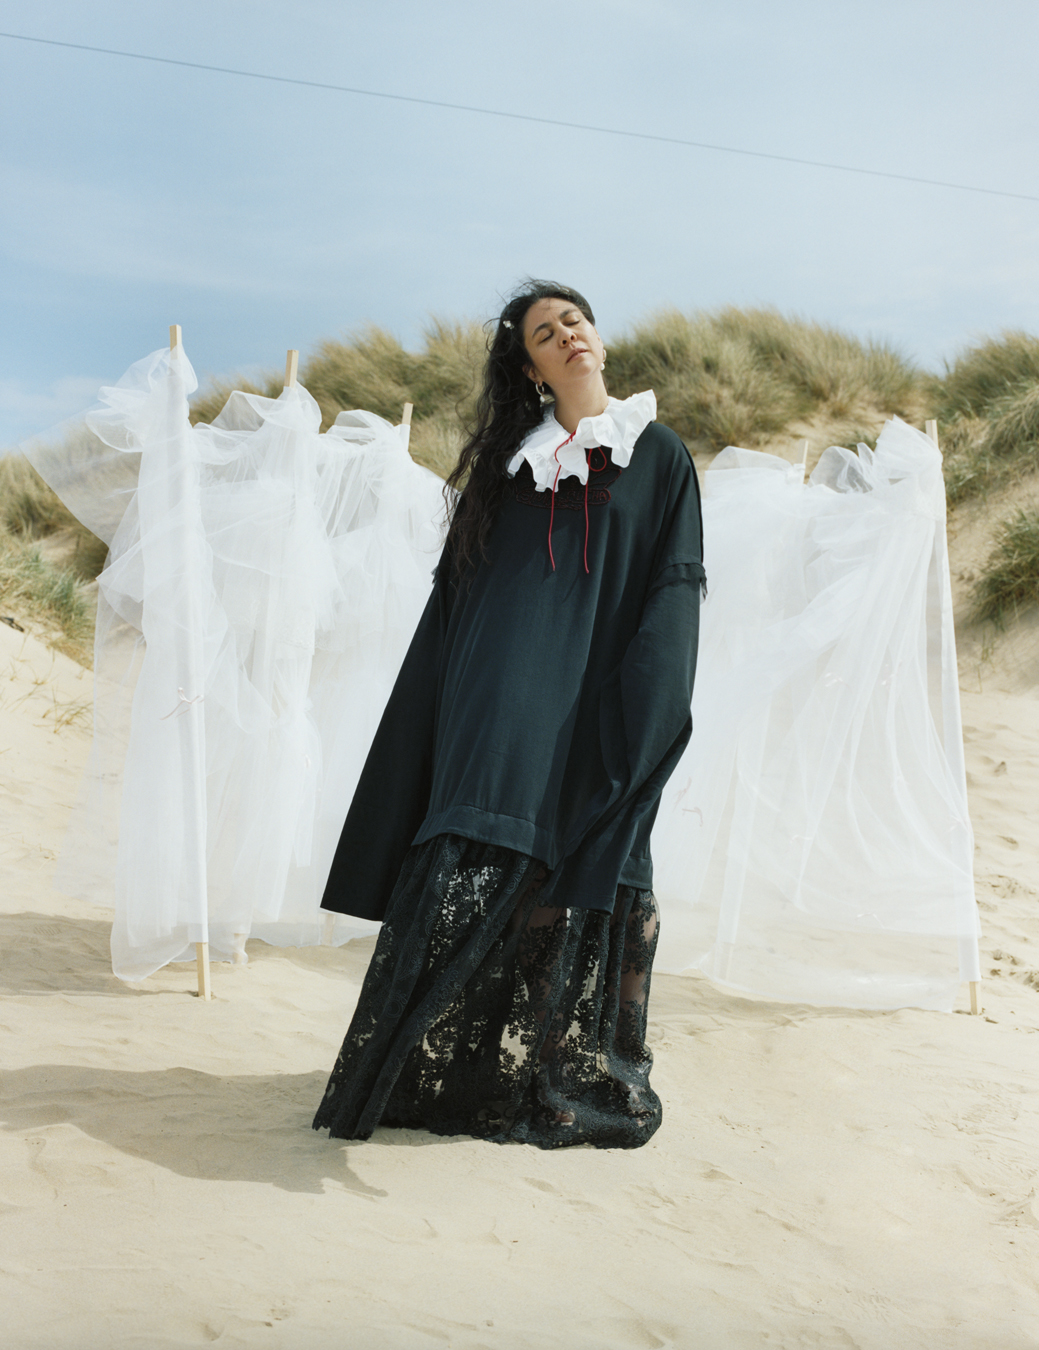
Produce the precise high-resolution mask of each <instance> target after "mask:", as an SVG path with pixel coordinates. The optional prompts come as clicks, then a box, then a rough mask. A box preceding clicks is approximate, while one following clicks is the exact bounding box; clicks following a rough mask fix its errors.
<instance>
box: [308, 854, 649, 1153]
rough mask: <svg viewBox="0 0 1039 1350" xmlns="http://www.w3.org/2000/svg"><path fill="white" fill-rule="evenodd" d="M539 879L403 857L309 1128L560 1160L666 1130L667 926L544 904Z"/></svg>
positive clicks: (620, 912)
mask: <svg viewBox="0 0 1039 1350" xmlns="http://www.w3.org/2000/svg"><path fill="white" fill-rule="evenodd" d="M545 876H546V870H545V868H544V866H543V865H542V864H541V863H539V862H536V861H535V860H533V859H530V858H526V857H523V856H522V855H519V854H516V853H513V852H511V851H510V850H508V849H502V848H497V847H495V846H493V845H486V844H476V843H473V842H472V841H469V840H464V839H459V838H456V837H453V836H450V835H448V836H442V837H440V838H438V839H434V840H431V841H429V843H427V844H424V845H422V846H420V847H418V848H415V849H412V850H411V852H410V853H409V855H408V858H407V860H406V862H405V865H404V867H403V869H402V871H401V876H400V879H399V881H398V884H397V887H396V889H395V891H394V896H393V899H392V901H391V905H390V909H389V912H388V915H387V920H386V923H385V924H384V925H383V928H382V931H381V932H380V935H379V939H378V943H377V945H376V950H375V954H374V956H373V958H372V962H371V965H370V967H369V970H368V974H367V976H366V978H365V981H364V985H363V987H362V989H361V995H360V998H359V1000H358V1004H357V1010H356V1012H355V1014H354V1018H353V1021H352V1022H351V1024H350V1028H349V1030H348V1032H347V1035H346V1040H345V1041H344V1044H343V1048H342V1051H341V1052H340V1055H339V1059H338V1061H337V1063H336V1066H335V1068H334V1070H333V1072H332V1076H331V1079H330V1081H329V1084H328V1089H327V1091H326V1094H325V1099H324V1101H323V1102H322V1104H321V1107H320V1109H319V1111H318V1113H317V1117H316V1119H315V1121H314V1125H315V1128H320V1127H322V1126H328V1127H329V1128H330V1130H331V1133H332V1135H333V1136H335V1137H337V1138H366V1137H368V1136H369V1135H370V1134H371V1132H372V1130H373V1129H374V1128H375V1127H376V1125H380V1124H381V1125H395V1126H404V1127H409V1128H416V1129H418V1128H421V1129H428V1130H431V1131H433V1132H434V1133H437V1134H471V1135H475V1136H477V1137H481V1138H486V1139H490V1140H494V1141H495V1142H498V1143H504V1142H507V1141H516V1142H526V1143H532V1144H537V1145H538V1146H540V1147H542V1148H557V1147H561V1146H563V1145H567V1144H579V1143H590V1144H594V1145H596V1146H597V1147H600V1148H608V1147H614V1148H632V1147H637V1146H638V1145H640V1144H642V1143H644V1142H645V1141H646V1140H647V1139H648V1138H649V1137H650V1135H652V1134H653V1132H654V1131H655V1130H656V1129H657V1127H658V1126H659V1124H660V1114H661V1111H660V1102H659V1100H658V1098H657V1097H656V1095H655V1093H654V1092H653V1091H652V1089H651V1088H650V1086H649V1071H650V1067H651V1064H652V1056H651V1054H650V1052H649V1050H648V1048H647V1046H646V1017H647V1009H648V1001H649V985H650V974H651V971H652V965H653V953H654V951H655V948H656V942H657V931H658V926H659V920H658V915H657V908H656V902H655V900H654V899H653V896H652V894H650V893H649V892H647V891H635V890H633V889H631V888H630V887H621V888H620V890H619V891H618V894H617V901H616V905H615V907H614V911H613V913H612V914H606V913H603V912H601V911H598V910H582V909H571V910H567V909H564V908H561V907H559V906H556V905H545V904H542V903H540V898H539V893H540V889H541V884H542V882H543V881H544V879H545Z"/></svg>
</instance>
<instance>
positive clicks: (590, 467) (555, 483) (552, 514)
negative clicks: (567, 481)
mask: <svg viewBox="0 0 1039 1350" xmlns="http://www.w3.org/2000/svg"><path fill="white" fill-rule="evenodd" d="M576 435H577V432H576V431H572V432H571V433H570V435H569V436H568V437H567V438H566V440H565V441H564V442H563V444H562V445H560V446H557V448H556V452H555V455H554V458H555V461H556V464H557V466H558V467H557V468H556V476H555V478H554V479H553V480H552V506H551V509H550V510H549V513H548V556H549V558H550V559H551V562H552V571H553V572H554V571H555V570H556V559H555V554H554V553H553V552H552V523H553V521H554V520H555V518H556V488H557V487H558V486H559V475H560V474H561V473H562V472H563V466H562V464H560V463H559V451H560V450H562V449H563V446H567V445H569V444H570V442H571V441H572V440H573V439H574V437H575V436H576ZM597 450H598V452H599V454H600V455H602V464H601V465H600V466H599V468H595V466H594V465H593V464H592V456H593V455H594V454H595V452H596V451H597ZM587 464H588V472H587V474H586V475H585V480H584V570H585V572H586V573H587V572H588V571H589V570H590V569H589V567H588V532H589V522H588V489H589V487H590V486H591V482H592V474H593V473H602V471H603V469H605V468H606V465H607V458H606V452H605V450H603V448H602V446H601V445H595V446H592V448H591V449H590V450H589V451H588V453H587Z"/></svg>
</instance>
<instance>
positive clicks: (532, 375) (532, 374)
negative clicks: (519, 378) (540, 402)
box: [523, 365, 541, 384]
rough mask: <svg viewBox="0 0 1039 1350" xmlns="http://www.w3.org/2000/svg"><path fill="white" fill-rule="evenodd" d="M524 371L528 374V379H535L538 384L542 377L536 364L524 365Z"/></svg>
mask: <svg viewBox="0 0 1039 1350" xmlns="http://www.w3.org/2000/svg"><path fill="white" fill-rule="evenodd" d="M523 373H524V375H526V377H527V379H528V380H533V381H534V383H535V384H537V382H538V380H540V379H541V376H540V375H539V374H538V372H537V367H536V366H531V365H526V366H524V367H523Z"/></svg>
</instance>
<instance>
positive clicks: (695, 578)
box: [314, 282, 704, 1148]
mask: <svg viewBox="0 0 1039 1350" xmlns="http://www.w3.org/2000/svg"><path fill="white" fill-rule="evenodd" d="M605 359H606V350H605V348H604V346H603V343H602V340H601V338H600V337H599V334H598V332H597V331H596V329H595V321H594V317H593V315H592V311H591V309H590V307H589V305H588V302H587V301H586V300H585V299H584V298H583V297H582V296H580V295H578V293H577V292H576V291H573V290H571V289H570V288H568V287H566V286H559V285H556V284H555V283H551V282H532V283H530V284H529V285H527V286H525V287H523V288H522V289H521V290H520V291H519V292H518V293H517V294H515V295H514V296H513V297H512V299H511V300H510V301H509V302H508V304H507V305H506V306H505V308H504V310H503V311H502V314H501V317H500V319H499V321H498V325H497V329H496V331H495V334H494V337H493V339H492V341H491V344H490V351H489V356H488V361H487V367H486V372H485V379H484V387H483V392H482V394H481V398H480V402H479V406H478V417H477V425H476V429H475V431H474V433H473V435H472V437H471V438H470V440H469V441H468V442H467V444H466V445H465V447H464V448H463V450H462V453H461V457H460V459H459V462H458V466H457V467H456V469H455V471H454V473H453V474H452V475H451V478H450V479H449V483H450V484H451V485H452V486H454V487H461V495H460V496H459V498H458V500H457V504H456V505H455V508H454V512H453V518H452V521H451V525H450V529H449V531H448V536H447V541H446V544H445V549H444V554H443V557H442V559H441V562H440V565H439V567H438V569H437V573H436V580H435V584H434V589H433V594H432V595H431V597H430V600H429V603H428V605H427V607H426V610H425V612H424V614H423V617H422V620H421V622H420V623H419V626H418V629H417V631H416V633H415V637H414V640H413V642H412V644H411V647H410V649H409V651H408V655H407V657H406V658H405V661H404V664H403V666H402V668H401V672H400V675H399V677H398V679H397V683H396V685H395V687H394V690H393V693H392V695H391V697H390V700H389V703H388V704H387V707H386V711H385V714H384V716H383V719H382V722H381V724H380V726H379V730H378V732H377V734H376V737H375V740H374V743H373V745H372V749H371V752H370V754H369V756H368V760H367V763H366V765H365V768H364V772H363V773H362V775H361V779H360V782H359V784H358V788H357V792H356V795H355V797H354V801H353V804H352V806H351V808H350V813H349V815H348V817H347V821H346V825H345V826H344V829H343V834H342V838H341V840H340V844H339V848H338V850H337V853H336V857H335V861H334V863H333V866H332V871H331V875H330V877H329V881H328V886H327V889H326V892H325V898H324V900H323V902H322V903H323V907H324V908H325V909H328V910H333V911H337V912H340V913H348V914H353V915H357V916H359V917H362V918H369V919H381V920H384V923H383V928H382V930H381V932H380V934H379V939H378V943H377V945H376V949H375V954H374V956H373V958H372V962H371V966H370V968H369V970H368V974H367V976H366V978H365V982H364V986H363V988H362V990H361V995H360V999H359V1002H358V1005H357V1010H356V1012H355V1014H354V1018H353V1021H352V1022H351V1025H350V1028H349V1030H348V1032H347V1036H346V1040H345V1042H344V1044H343V1049H342V1051H341V1052H340V1056H339V1059H338V1061H337V1063H336V1066H335V1069H334V1070H333V1072H332V1076H331V1079H330V1081H329V1085H328V1089H327V1092H326V1095H325V1098H324V1101H323V1102H322V1104H321V1107H320V1109H319V1111H318V1113H317V1116H316V1118H315V1121H314V1127H315V1128H316V1129H317V1128H321V1127H322V1126H328V1127H329V1128H330V1130H331V1134H332V1136H333V1137H337V1138H366V1137H368V1136H369V1135H370V1134H371V1132H372V1130H373V1129H374V1127H375V1126H376V1125H378V1124H383V1125H397V1126H407V1127H417V1128H425V1129H428V1130H431V1131H433V1132H435V1133H439V1134H458V1133H465V1134H471V1135H475V1136H478V1137H484V1138H487V1139H491V1140H494V1141H497V1142H505V1141H507V1140H511V1141H524V1142H528V1143H534V1144H538V1145H539V1146H541V1147H543V1148H554V1147H558V1146H560V1145H565V1144H578V1143H592V1144H595V1145H597V1146H598V1147H637V1146H638V1145H640V1144H643V1143H645V1142H646V1140H647V1139H648V1138H649V1137H650V1136H651V1135H652V1134H653V1132H654V1131H655V1130H656V1129H657V1127H658V1126H659V1124H660V1118H661V1107H660V1101H659V1099H658V1098H657V1096H656V1095H655V1093H654V1092H653V1091H652V1089H651V1088H650V1086H649V1069H650V1064H651V1055H650V1052H649V1050H648V1049H647V1047H646V1043H645V1032H646V1009H647V1000H648V996H649V982H650V972H651V968H652V963H653V952H654V949H655V946H656V940H657V925H658V916H657V910H656V905H655V902H654V899H653V895H652V891H651V886H652V864H651V861H650V854H649V834H650V829H651V827H652V824H653V817H654V814H655V812H656V808H657V804H658V801H659V797H660V792H661V790H662V788H663V786H664V783H665V782H666V781H667V778H668V776H669V775H670V773H671V771H672V769H673V767H674V765H675V764H676V762H677V760H678V758H679V756H680V755H681V753H682V750H683V747H684V746H685V744H686V742H687V741H688V739H689V734H690V731H691V725H692V724H691V718H690V712H689V707H690V700H691V696H692V683H693V672H694V668H695V662H696V645H697V632H698V617H699V600H700V590H701V586H702V584H703V581H704V571H703V566H702V544H701V534H702V531H701V520H700V498H699V490H698V487H697V482H696V474H695V471H694V469H693V465H692V461H691V459H690V457H689V454H688V452H687V451H686V448H685V446H684V445H683V444H682V442H681V441H680V440H679V438H678V437H677V436H676V435H675V434H674V432H672V431H670V430H668V429H667V428H666V427H662V426H660V425H659V424H657V423H656V422H654V421H653V420H652V419H653V417H654V416H655V412H656V401H655V399H654V397H653V395H652V393H643V394H636V395H634V396H633V397H632V398H630V399H627V400H625V401H623V402H621V401H619V400H617V399H611V398H609V396H608V395H607V392H606V386H605V384H604V382H603V376H602V371H603V368H604V364H605ZM546 404H547V405H549V406H548V411H547V412H546V411H545V406H544V405H546Z"/></svg>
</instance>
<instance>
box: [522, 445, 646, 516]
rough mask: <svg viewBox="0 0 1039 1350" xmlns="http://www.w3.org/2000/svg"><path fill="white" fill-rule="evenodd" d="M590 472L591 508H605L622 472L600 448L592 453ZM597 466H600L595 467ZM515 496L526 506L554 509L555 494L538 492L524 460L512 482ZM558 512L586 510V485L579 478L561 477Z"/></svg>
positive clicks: (606, 452)
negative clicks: (553, 499)
mask: <svg viewBox="0 0 1039 1350" xmlns="http://www.w3.org/2000/svg"><path fill="white" fill-rule="evenodd" d="M590 464H591V472H590V473H589V475H588V505H589V506H605V505H606V503H607V502H608V501H609V500H610V487H611V485H612V484H613V483H616V481H617V479H618V478H619V477H620V476H621V471H620V469H619V468H618V467H617V466H616V464H614V463H613V462H612V461H611V459H610V452H609V450H608V449H607V448H605V447H603V446H597V447H596V448H595V449H594V450H593V451H592V453H591V458H590ZM596 465H601V467H600V468H596ZM512 495H513V496H514V497H515V499H516V501H518V502H520V503H522V505H524V506H540V507H543V508H544V510H546V511H548V510H550V509H551V506H552V496H553V494H552V492H551V491H545V492H538V491H536V489H535V487H534V474H533V472H532V471H531V467H530V465H529V464H527V463H526V462H525V461H524V463H523V464H522V465H521V467H520V469H519V472H518V473H517V474H516V477H515V478H514V479H513V480H512ZM555 499H556V510H557V511H583V510H584V507H585V489H584V484H583V483H582V482H581V481H580V479H578V478H572V477H571V478H561V479H560V480H559V484H558V486H557V488H556V491H555Z"/></svg>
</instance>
